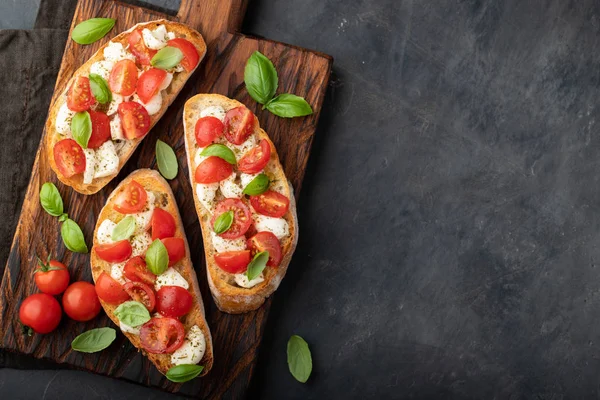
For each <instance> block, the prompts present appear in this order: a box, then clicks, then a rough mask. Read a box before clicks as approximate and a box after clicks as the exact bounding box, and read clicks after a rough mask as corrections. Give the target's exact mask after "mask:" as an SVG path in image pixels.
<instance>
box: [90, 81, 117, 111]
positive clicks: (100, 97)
mask: <svg viewBox="0 0 600 400" xmlns="http://www.w3.org/2000/svg"><path fill="white" fill-rule="evenodd" d="M89 78H90V89H92V94H93V95H94V98H95V99H96V100H97V101H98V103H100V104H106V103H110V102H111V101H112V92H111V91H110V89H109V88H108V83H107V82H106V81H105V80H104V78H103V77H101V76H100V75H98V74H90V76H89Z"/></svg>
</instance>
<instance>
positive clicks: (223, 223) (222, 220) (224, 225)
mask: <svg viewBox="0 0 600 400" xmlns="http://www.w3.org/2000/svg"><path fill="white" fill-rule="evenodd" d="M232 223H233V211H231V210H229V211H227V212H224V213H223V214H221V215H219V216H218V217H217V219H215V224H214V225H213V228H214V229H215V233H216V234H217V235H220V234H221V233H223V232H227V229H229V228H231V224H232Z"/></svg>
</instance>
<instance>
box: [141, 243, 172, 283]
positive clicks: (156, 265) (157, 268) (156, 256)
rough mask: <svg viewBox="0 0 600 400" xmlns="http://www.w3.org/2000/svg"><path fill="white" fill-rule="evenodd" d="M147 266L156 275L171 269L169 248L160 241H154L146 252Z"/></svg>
mask: <svg viewBox="0 0 600 400" xmlns="http://www.w3.org/2000/svg"><path fill="white" fill-rule="evenodd" d="M146 266H147V267H148V269H150V271H152V273H153V274H154V275H160V274H162V273H163V272H165V271H166V270H167V268H169V253H168V252H167V248H166V247H165V245H164V244H163V242H161V241H160V239H156V240H154V242H152V244H151V245H150V247H148V250H147V251H146Z"/></svg>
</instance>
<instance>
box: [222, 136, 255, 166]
mask: <svg viewBox="0 0 600 400" xmlns="http://www.w3.org/2000/svg"><path fill="white" fill-rule="evenodd" d="M225 145H226V146H227V147H229V148H230V149H231V151H233V154H235V157H236V158H237V159H238V160H239V159H240V158H241V156H243V155H244V154H246V152H248V151H249V150H251V149H253V148H255V147H256V146H257V141H256V135H250V136H248V139H246V141H245V142H244V143H242V144H239V145H236V144H233V143H229V141H228V142H226V143H225Z"/></svg>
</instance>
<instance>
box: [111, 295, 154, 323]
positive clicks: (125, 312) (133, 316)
mask: <svg viewBox="0 0 600 400" xmlns="http://www.w3.org/2000/svg"><path fill="white" fill-rule="evenodd" d="M115 315H116V316H117V318H119V321H121V322H122V323H124V324H126V325H129V326H133V327H135V326H140V325H142V324H145V323H146V322H148V321H150V313H149V312H148V309H147V308H146V307H145V306H144V305H143V304H142V303H140V302H139V301H126V302H125V303H121V305H119V307H117V308H116V309H115Z"/></svg>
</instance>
